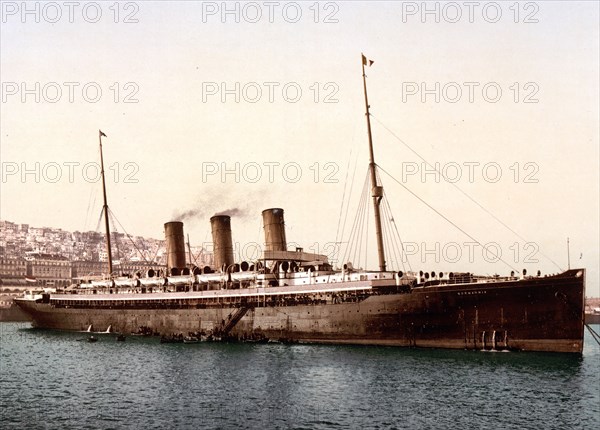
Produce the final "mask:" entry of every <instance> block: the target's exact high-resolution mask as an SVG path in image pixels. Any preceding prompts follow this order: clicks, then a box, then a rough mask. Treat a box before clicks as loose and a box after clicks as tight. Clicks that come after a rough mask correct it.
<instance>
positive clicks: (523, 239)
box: [370, 114, 563, 271]
mask: <svg viewBox="0 0 600 430" xmlns="http://www.w3.org/2000/svg"><path fill="white" fill-rule="evenodd" d="M370 116H371V117H372V118H374V119H375V121H377V123H378V124H379V125H381V126H382V127H383V128H384V129H385V130H386V131H387V132H389V133H390V134H391V135H392V136H393V137H394V138H395V139H396V140H397V141H398V142H400V143H401V144H402V145H404V146H405V147H406V148H407V149H408V150H409V151H411V152H412V153H413V154H415V155H416V156H417V157H418V158H419V159H421V161H423V162H424V163H425V164H427V166H428V167H429V168H432V169H434V170H435V171H436V172H437V173H438V174H439V175H440V176H441V177H442V178H443V179H444V181H446V182H447V183H449V184H450V185H452V186H453V187H454V188H456V189H457V190H458V191H460V192H461V193H462V194H463V195H464V196H465V197H467V198H468V199H469V200H471V202H473V203H474V204H476V205H477V206H478V207H479V208H480V209H482V210H483V211H484V212H486V213H487V214H488V215H490V216H491V217H492V218H493V219H494V220H495V221H496V222H498V223H499V224H501V225H502V226H503V227H504V228H506V229H507V230H509V231H510V232H511V233H513V234H514V235H515V236H516V237H518V238H519V239H521V240H522V241H523V242H528V241H527V239H525V238H524V237H523V236H522V235H520V234H519V233H517V232H516V231H515V230H513V229H512V228H511V227H510V226H508V225H507V224H506V223H505V222H503V221H502V220H501V219H500V218H498V217H497V216H496V215H494V214H493V213H492V212H491V211H490V210H489V209H487V208H486V207H485V206H483V205H482V204H481V203H479V202H478V201H477V200H475V199H474V198H473V197H471V196H470V195H469V194H468V193H467V192H466V191H464V190H463V189H462V188H460V187H459V186H458V185H457V184H456V183H455V182H452V181H449V180H448V178H447V177H446V176H445V175H444V174H443V172H440V170H439V169H437V167H436V166H434V165H432V164H431V163H429V162H428V161H427V160H426V159H425V158H424V157H423V156H422V155H421V154H419V153H418V152H417V151H415V150H414V149H413V148H412V147H411V146H410V145H408V144H407V143H406V142H404V141H403V140H402V139H401V138H400V137H398V135H396V133H394V132H393V131H392V130H391V129H390V128H389V127H387V126H386V125H385V124H384V123H382V122H381V121H380V120H379V119H378V118H377V117H375V116H374V115H373V114H370ZM405 188H406V187H405ZM411 194H412V192H411ZM539 252H540V254H541V255H543V256H544V257H545V258H546V259H548V260H549V261H550V262H552V264H554V265H555V266H556V267H557V268H558V269H559V270H560V271H563V269H562V268H561V267H560V265H559V264H558V263H556V262H555V261H554V260H553V259H552V258H550V257H549V256H548V255H546V254H545V253H543V252H542V251H539Z"/></svg>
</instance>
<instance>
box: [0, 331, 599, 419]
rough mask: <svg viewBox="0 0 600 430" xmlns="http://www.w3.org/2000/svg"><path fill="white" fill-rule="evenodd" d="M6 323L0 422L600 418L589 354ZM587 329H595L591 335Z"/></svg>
mask: <svg viewBox="0 0 600 430" xmlns="http://www.w3.org/2000/svg"><path fill="white" fill-rule="evenodd" d="M27 327H28V325H27V324H15V323H3V324H0V358H1V370H0V401H1V404H0V406H1V407H0V411H1V412H0V414H1V415H0V419H2V423H3V428H25V427H27V428H46V427H50V428H59V427H60V428H63V427H76V428H99V427H101V428H125V427H127V428H131V427H133V428H138V427H139V428H149V427H150V428H151V427H168V428H172V427H179V426H180V427H193V428H198V427H204V428H206V427H208V428H215V427H220V428H240V427H246V428H289V427H292V428H307V429H308V428H311V429H312V428H336V427H339V428H357V427H365V428H390V427H396V428H419V427H429V428H446V427H447V428H450V427H452V428H456V427H467V428H473V427H486V428H506V427H518V428H523V427H531V428H533V427H539V425H541V423H543V424H544V427H548V428H576V427H584V428H586V427H595V426H596V424H597V422H598V418H599V415H600V388H599V387H600V376H599V374H600V372H599V370H600V348H599V347H598V345H597V344H595V343H594V342H593V340H592V339H591V336H589V334H587V333H586V345H585V348H584V354H583V355H581V356H580V355H571V354H549V353H514V352H511V353H502V352H481V351H454V350H426V349H403V348H393V347H355V346H326V345H301V344H296V345H282V344H267V345H256V344H224V343H201V344H160V343H159V342H158V338H145V337H132V336H129V337H127V340H126V341H125V342H117V341H116V336H115V335H111V334H97V335H96V337H98V339H99V341H98V342H96V343H88V342H86V341H85V340H86V339H87V336H88V334H86V333H64V332H57V331H48V330H34V329H30V328H27ZM588 336H589V338H588Z"/></svg>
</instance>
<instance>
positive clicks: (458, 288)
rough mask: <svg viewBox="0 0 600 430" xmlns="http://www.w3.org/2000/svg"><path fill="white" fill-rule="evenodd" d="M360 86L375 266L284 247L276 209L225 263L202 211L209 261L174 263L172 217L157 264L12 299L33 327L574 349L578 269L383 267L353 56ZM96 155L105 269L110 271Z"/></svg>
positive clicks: (580, 290)
mask: <svg viewBox="0 0 600 430" xmlns="http://www.w3.org/2000/svg"><path fill="white" fill-rule="evenodd" d="M362 64H363V66H362V71H363V85H364V95H365V107H366V118H367V129H368V136H369V150H370V151H369V154H370V163H369V172H370V179H371V184H373V186H372V187H371V191H372V193H371V197H372V201H373V211H374V219H375V231H376V239H377V247H378V257H379V268H378V269H379V270H363V269H357V268H354V267H353V266H352V264H351V263H346V264H344V265H343V267H341V268H334V267H333V265H332V264H330V262H329V260H328V257H327V256H326V255H320V254H316V253H310V252H305V251H304V250H303V249H301V248H296V249H295V250H288V246H287V241H286V232H285V222H284V211H283V209H281V208H271V209H266V210H264V211H263V212H262V220H263V227H264V234H265V249H264V252H263V255H262V256H261V258H260V259H259V260H258V261H254V262H235V261H234V253H233V242H232V233H231V231H232V230H231V218H230V217H229V216H227V215H216V216H213V217H212V218H211V219H210V223H211V230H212V237H213V243H214V264H213V266H212V267H210V266H206V267H202V268H200V267H191V268H190V267H189V266H188V265H187V264H186V252H185V242H184V234H183V223H181V222H179V221H173V222H168V223H166V224H165V226H164V227H165V239H166V243H167V269H166V271H165V273H157V272H154V271H152V270H151V271H149V273H147V274H146V276H143V277H142V276H135V277H129V278H119V277H107V278H106V279H103V280H92V281H89V282H83V283H81V284H80V285H78V286H77V287H76V288H68V289H65V290H63V291H60V290H59V291H55V292H43V291H40V292H31V293H29V294H26V295H25V296H24V297H21V298H19V299H16V300H15V302H16V303H17V304H18V306H20V307H21V308H22V309H23V310H24V311H25V312H26V313H27V314H29V315H30V317H31V318H32V321H33V325H34V326H35V327H40V328H48V329H58V330H73V331H85V330H88V329H89V328H90V327H94V329H96V330H101V331H103V330H105V329H107V328H109V327H110V328H112V330H113V331H115V332H119V333H131V332H134V333H135V332H139V330H140V329H143V331H144V332H154V333H160V334H162V335H171V334H187V333H211V334H214V335H215V336H218V337H221V338H229V339H232V338H238V339H242V338H256V336H259V337H260V338H262V339H270V340H290V341H295V342H312V343H335V344H362V345H387V346H407V347H436V348H453V349H477V350H527V351H552V352H569V353H581V352H582V349H583V331H584V297H585V269H573V270H567V271H564V272H562V273H559V274H555V275H546V276H540V275H539V274H538V275H537V276H529V275H527V274H526V273H522V274H518V275H515V273H514V272H513V273H511V275H510V276H507V277H499V276H476V275H474V274H472V273H470V272H464V273H435V272H431V273H423V272H412V271H410V272H407V273H403V272H395V271H390V270H387V267H386V261H385V252H384V247H383V235H382V230H381V214H380V207H379V206H380V202H381V199H382V197H383V188H382V186H381V185H380V183H379V182H378V178H377V174H376V164H375V159H374V154H373V144H372V139H371V125H370V116H369V104H368V98H367V87H366V79H365V78H366V76H365V65H366V59H365V57H364V56H362ZM103 136H104V137H105V136H106V135H104V133H102V132H100V136H99V140H100V155H101V158H100V160H101V171H102V184H103V190H104V207H103V211H104V216H105V224H106V230H107V234H106V239H107V251H108V252H107V253H108V266H109V267H108V273H113V270H112V256H111V252H110V251H111V246H110V234H109V225H108V213H107V212H108V205H107V203H106V188H105V186H104V165H103V159H102V137H103Z"/></svg>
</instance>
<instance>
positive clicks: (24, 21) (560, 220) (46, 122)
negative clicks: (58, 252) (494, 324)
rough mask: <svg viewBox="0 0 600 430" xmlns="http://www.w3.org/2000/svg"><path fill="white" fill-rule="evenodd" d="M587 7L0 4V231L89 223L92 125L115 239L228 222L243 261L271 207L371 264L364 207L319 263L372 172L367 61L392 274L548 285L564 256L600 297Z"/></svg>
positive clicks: (593, 40) (194, 237)
mask: <svg viewBox="0 0 600 430" xmlns="http://www.w3.org/2000/svg"><path fill="white" fill-rule="evenodd" d="M598 9H599V6H598V3H597V2H592V1H590V2H555V1H552V2H546V1H538V2H518V3H515V2H476V4H473V3H469V2H427V3H423V2H368V3H367V2H358V1H353V2H274V3H270V2H227V3H222V2H195V1H182V2H166V1H165V2H161V1H153V2H112V1H111V2H74V3H69V2H51V3H42V2H26V3H22V2H4V1H3V2H2V4H1V12H2V16H1V21H0V25H1V30H0V37H1V40H0V78H1V79H0V80H1V82H2V102H1V104H0V109H1V111H0V129H1V135H0V156H1V164H2V172H1V174H2V178H1V183H0V186H1V192H0V219H3V220H9V221H13V222H17V223H28V224H30V225H32V226H48V227H58V228H63V229H66V230H71V231H75V230H79V231H85V230H95V229H96V228H97V226H98V219H99V216H100V211H101V208H102V190H101V184H100V181H99V170H98V162H99V150H98V130H99V129H101V130H102V131H103V132H104V133H105V134H106V135H107V137H106V138H103V150H104V159H105V164H106V166H105V167H106V169H105V170H106V179H107V193H108V199H109V202H108V203H109V206H110V208H111V211H112V212H113V213H114V214H115V216H116V218H117V219H118V220H119V221H120V224H121V225H122V227H121V226H117V230H119V231H123V229H124V230H125V231H126V232H128V233H130V234H132V235H140V236H146V237H154V238H162V236H163V224H164V223H165V222H167V221H171V220H176V219H177V220H182V221H183V222H184V224H185V227H184V229H185V233H186V234H189V237H190V242H191V244H192V245H202V244H207V245H208V244H209V243H210V241H211V232H210V224H209V218H210V217H211V216H212V215H214V214H215V213H219V212H223V211H225V212H228V213H230V214H231V215H232V222H231V224H232V230H233V239H234V242H235V243H236V255H237V256H238V258H240V259H248V258H250V254H252V253H253V252H254V251H255V250H256V247H257V246H259V247H260V246H262V244H263V232H262V227H261V211H262V210H263V209H266V208H271V207H281V208H283V209H284V210H285V219H286V230H287V239H288V243H289V244H290V247H293V245H294V244H298V245H299V246H302V247H304V249H305V250H306V251H312V252H320V253H326V254H328V255H330V257H331V258H332V260H333V259H335V261H336V263H341V262H342V260H343V259H344V258H343V257H344V255H346V256H348V258H350V257H349V256H352V258H356V260H355V261H353V264H354V266H361V267H362V266H364V267H371V268H376V267H377V254H376V247H375V240H374V239H373V236H374V235H373V231H374V228H373V225H372V223H373V215H372V213H370V215H369V216H368V220H367V221H368V227H365V229H363V233H364V234H363V237H364V238H363V239H362V240H361V243H362V244H363V247H364V248H365V249H367V250H368V251H366V252H365V251H364V250H362V251H361V252H362V253H363V257H362V258H358V257H357V256H356V255H357V254H356V253H354V254H352V253H345V252H343V250H342V251H341V252H338V253H336V252H334V251H337V250H338V248H339V246H338V245H336V243H338V242H340V241H341V242H342V245H341V247H342V249H343V248H344V247H345V246H346V244H347V243H348V242H351V240H350V237H352V236H351V226H352V225H353V222H354V221H353V220H354V213H355V212H356V211H357V207H358V205H359V203H358V201H359V197H360V193H361V190H362V188H363V179H364V177H365V174H366V169H367V167H368V162H369V154H368V137H367V126H366V121H365V104H364V94H363V85H362V70H361V64H362V61H361V53H364V55H365V56H366V57H367V58H368V59H369V60H373V61H374V63H373V64H372V66H371V67H367V69H366V74H367V85H368V94H369V104H370V106H371V107H370V112H371V122H372V134H373V142H374V147H375V161H376V163H377V164H378V166H379V167H380V168H381V169H383V170H382V171H380V175H381V178H382V180H383V185H384V189H385V193H386V197H387V200H388V202H389V206H390V208H391V213H392V214H393V216H392V215H389V214H386V215H385V216H384V221H385V223H386V224H390V225H392V226H393V228H394V230H395V229H397V231H398V234H399V236H400V237H401V238H402V241H403V243H404V254H403V257H402V256H400V257H399V256H398V254H394V253H393V252H389V253H388V254H387V261H388V266H390V267H393V268H396V269H398V268H399V269H404V270H407V269H412V270H424V271H436V272H439V271H444V272H447V271H455V272H456V271H463V272H467V271H468V272H475V273H481V274H495V273H497V274H500V275H507V274H508V273H509V272H510V271H511V270H515V271H521V270H522V269H523V268H526V269H527V271H528V272H529V273H535V272H537V270H540V271H541V273H542V274H550V273H556V272H559V271H560V270H564V269H566V268H567V266H568V256H567V254H568V252H567V249H568V250H569V257H570V263H571V267H585V268H586V269H587V295H588V296H596V297H597V296H600V289H599V235H600V233H599V224H600V222H599V221H600V220H599V195H600V190H599V182H600V181H599V177H598V176H599V173H598V172H599V159H600V156H599V88H598V86H599V83H598V82H599V79H598V78H599V57H598V55H599V54H598V53H599V52H600V47H599V28H598V26H599V24H598V22H599V10H598ZM424 160H426V161H424ZM426 163H429V165H428V164H426ZM429 166H434V167H429ZM436 168H437V170H438V171H439V172H440V173H441V174H438V173H436ZM383 171H385V172H388V173H389V174H390V175H391V176H388V175H387V174H386V173H383ZM442 176H444V177H445V178H446V179H444V177H442ZM407 189H408V190H410V191H407ZM415 195H416V196H418V198H417V197H415ZM423 201H424V202H426V204H425V203H423ZM369 203H370V202H369ZM431 207H433V208H434V209H435V210H432V209H431ZM369 210H370V211H371V212H372V208H370V207H369ZM438 213H441V214H443V216H444V217H442V216H440V215H439V214H438ZM490 214H493V215H490ZM391 219H393V224H392V223H391V221H390V220H391ZM457 227H458V228H457ZM366 238H369V239H366ZM567 238H568V241H569V247H568V248H567ZM253 244H254V245H256V246H254V245H253ZM484 246H485V250H486V251H484ZM361 249H362V248H361ZM490 249H491V251H489V250H490ZM490 252H491V253H490ZM496 256H498V257H501V259H498V258H494V257H496ZM401 260H402V261H401ZM407 261H408V262H410V265H408V263H407ZM402 263H404V265H402Z"/></svg>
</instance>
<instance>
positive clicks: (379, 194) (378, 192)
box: [361, 54, 386, 272]
mask: <svg viewBox="0 0 600 430" xmlns="http://www.w3.org/2000/svg"><path fill="white" fill-rule="evenodd" d="M361 59H362V76H363V88H364V91H365V110H366V113H365V115H366V117H367V131H368V134H369V171H370V174H371V186H372V188H371V191H372V193H371V195H372V196H373V210H374V212H375V235H376V237H377V254H378V256H379V270H380V271H381V272H385V269H386V265H385V251H384V249H383V233H382V230H381V213H380V211H379V204H380V203H381V199H382V198H383V187H382V186H381V185H378V184H377V173H376V170H375V169H376V164H375V156H374V155H373V137H372V136H371V117H370V114H369V99H368V97H367V75H366V74H365V66H366V65H367V57H365V56H364V54H361ZM371 64H373V61H370V62H369V66H371Z"/></svg>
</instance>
